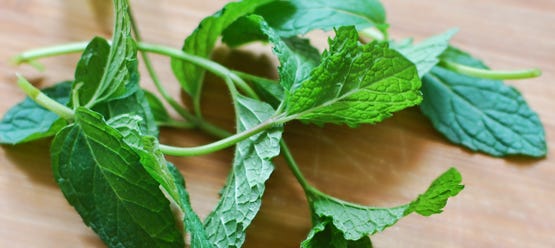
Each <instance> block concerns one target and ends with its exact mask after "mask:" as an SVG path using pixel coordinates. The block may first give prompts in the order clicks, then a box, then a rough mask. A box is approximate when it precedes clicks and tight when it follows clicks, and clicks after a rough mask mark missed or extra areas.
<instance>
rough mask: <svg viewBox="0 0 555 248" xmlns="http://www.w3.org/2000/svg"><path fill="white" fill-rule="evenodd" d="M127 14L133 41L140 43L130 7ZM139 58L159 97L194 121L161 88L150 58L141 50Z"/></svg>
mask: <svg viewBox="0 0 555 248" xmlns="http://www.w3.org/2000/svg"><path fill="white" fill-rule="evenodd" d="M127 12H128V14H129V19H130V22H131V28H132V30H133V34H134V35H135V40H136V41H137V42H141V41H142V40H143V38H142V36H141V33H140V31H139V28H138V26H137V23H136V21H135V17H134V16H133V11H132V10H131V6H129V8H128V11H127ZM141 57H142V58H143V61H144V63H145V67H146V69H147V71H148V74H149V75H150V78H151V79H152V82H154V86H155V87H156V89H157V90H158V92H159V93H160V95H162V98H163V99H164V100H165V101H166V102H167V103H168V104H169V105H170V106H171V107H172V108H173V109H174V110H175V111H176V112H177V113H178V114H179V115H181V117H183V118H184V119H186V120H189V121H191V120H192V119H194V116H193V115H192V114H190V113H189V112H188V111H187V110H186V109H185V108H184V107H183V106H181V104H179V103H178V102H177V101H176V100H175V99H173V98H172V97H171V96H170V94H169V93H168V91H167V90H166V88H164V86H162V83H161V82H160V79H159V78H158V75H157V74H156V71H155V70H154V67H153V66H152V63H151V61H150V58H149V57H148V54H147V53H146V52H145V51H143V50H141Z"/></svg>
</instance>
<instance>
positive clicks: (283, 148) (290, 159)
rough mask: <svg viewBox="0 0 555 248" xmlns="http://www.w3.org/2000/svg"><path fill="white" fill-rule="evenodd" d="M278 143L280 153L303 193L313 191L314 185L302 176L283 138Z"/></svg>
mask: <svg viewBox="0 0 555 248" xmlns="http://www.w3.org/2000/svg"><path fill="white" fill-rule="evenodd" d="M279 145H280V147H281V154H282V155H283V157H284V158H285V161H286V163H287V166H288V167H289V169H290V170H291V172H293V175H294V176H295V178H296V179H297V181H298V182H299V184H301V187H302V188H303V190H304V192H305V194H307V196H308V193H309V192H311V191H313V190H314V187H312V186H311V185H310V184H309V183H308V181H307V180H306V178H305V177H304V175H303V173H302V172H301V169H299V165H297V162H296V161H295V159H294V158H293V154H291V151H290V150H289V147H288V146H287V144H286V143H285V141H284V140H283V139H282V140H281V141H280V142H279Z"/></svg>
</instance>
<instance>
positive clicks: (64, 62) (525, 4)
mask: <svg viewBox="0 0 555 248" xmlns="http://www.w3.org/2000/svg"><path fill="white" fill-rule="evenodd" d="M225 2H226V1H223V0H218V1H216V0H206V1H192V0H181V1H178V0H162V1H147V0H136V1H132V4H133V7H134V9H135V12H136V16H137V18H138V19H139V25H140V27H141V29H142V31H143V36H144V37H145V40H147V41H149V42H155V43H161V44H165V45H170V46H174V47H179V46H180V44H181V43H182V40H183V39H184V37H186V35H187V34H189V33H190V32H191V31H192V30H193V29H194V27H195V26H196V25H197V23H198V21H199V20H200V19H201V18H202V17H203V16H206V15H208V14H210V13H212V12H214V11H215V10H217V9H218V8H220V7H221V6H222V5H223V4H224V3H225ZM101 5H103V2H101V1H93V0H88V1H70V0H66V1H61V0H50V1H47V0H0V114H2V115H3V114H4V113H5V112H6V111H7V109H8V108H9V107H11V106H12V105H14V104H15V103H17V102H19V101H21V100H22V99H23V97H24V95H23V93H22V92H21V91H20V90H19V89H18V88H17V87H16V85H15V77H14V73H15V72H20V73H22V74H24V75H25V76H27V77H28V78H31V79H32V80H33V82H35V83H37V84H38V85H39V86H41V87H42V86H47V85H51V84H53V83H55V82H57V81H61V80H66V79H71V78H72V76H73V71H74V66H75V63H76V61H77V59H78V56H76V55H72V56H64V57H59V58H53V59H46V60H43V61H42V62H44V63H45V64H46V66H47V67H46V71H45V72H44V73H39V72H36V71H35V70H33V69H32V68H30V67H29V66H21V67H15V66H12V65H10V64H9V63H8V62H7V61H8V59H9V57H10V56H13V55H16V54H17V53H19V52H22V51H24V50H27V49H31V48H37V47H42V46H48V45H54V44H58V43H65V42H72V41H81V40H89V39H91V38H92V37H93V36H94V35H102V36H109V35H110V29H111V23H110V18H106V17H104V16H103V14H102V12H103V11H102V6H101ZM385 5H386V8H387V11H388V18H389V22H390V23H391V31H392V34H393V37H396V38H402V37H406V36H414V37H416V38H417V39H421V38H424V37H427V36H430V35H433V34H437V33H440V32H442V31H444V30H446V29H448V28H450V27H455V26H456V27H459V28H460V30H461V31H460V32H459V34H458V35H457V36H456V37H455V39H454V43H455V44H456V45H458V46H460V47H462V48H464V49H467V50H469V51H470V52H472V53H474V54H476V55H479V57H481V58H483V59H484V60H485V61H487V62H488V64H489V65H491V66H492V67H493V68H498V69H517V68H523V67H531V66H537V67H540V68H541V69H543V72H544V75H543V76H542V77H541V78H539V79H534V80H526V81H511V82H509V84H511V85H513V86H515V87H516V88H518V89H519V90H521V91H522V93H523V95H524V97H525V98H526V99H527V100H528V102H529V104H530V105H531V107H532V108H533V109H535V110H536V111H537V112H538V113H539V115H540V118H541V120H542V122H543V123H544V125H545V128H546V132H547V139H548V146H549V147H550V148H554V147H555V136H554V135H555V132H554V131H555V114H554V111H553V110H554V109H555V100H554V99H553V96H555V83H554V81H555V41H554V39H555V35H554V33H555V24H554V23H555V1H553V0H528V1H521V0H487V1H483V0H450V1H444V0H420V1H412V0H397V1H389V0H388V1H386V3H385ZM321 35H322V34H321V33H317V34H316V35H315V37H319V38H321V39H320V41H319V42H316V44H318V45H319V46H320V47H322V46H323V44H324V43H325V39H323V38H322V36H321ZM256 49H257V53H256V54H249V53H245V52H233V53H229V51H228V50H226V49H218V54H217V55H216V57H217V58H218V59H219V60H220V61H222V62H223V63H226V64H228V65H232V66H234V67H239V68H243V69H250V70H252V68H251V67H249V66H246V65H247V64H248V63H251V62H253V61H254V62H255V63H256V64H257V69H256V70H255V72H256V73H260V74H263V75H273V76H275V69H274V67H275V66H274V65H272V63H274V61H275V60H274V59H271V58H272V56H271V54H270V53H269V50H268V49H265V48H256ZM154 59H155V62H156V63H155V65H156V68H157V70H158V71H159V73H160V74H161V77H162V79H163V81H164V82H165V83H166V85H168V88H170V89H171V90H172V92H173V94H174V95H175V96H179V94H180V93H179V90H178V89H179V88H178V86H177V84H176V81H175V79H174V78H173V76H172V74H171V70H170V68H169V66H168V60H167V59H166V58H162V57H154ZM143 71H144V70H143ZM142 75H143V76H142V79H143V82H144V85H145V87H147V88H152V84H151V83H150V80H149V79H148V76H147V75H146V74H145V73H143V74H142ZM208 81H210V82H209V83H208V87H207V92H206V94H205V98H204V102H205V103H206V106H207V107H206V111H207V116H208V117H209V118H210V119H211V120H213V121H214V122H216V123H219V124H222V125H225V126H227V127H228V128H232V127H233V126H232V123H233V121H232V116H231V115H230V114H229V113H230V112H231V111H230V108H229V107H228V105H229V99H228V98H227V96H226V94H225V90H224V89H223V87H222V84H221V82H216V81H215V80H214V79H213V77H209V78H208ZM285 139H286V140H287V141H288V142H289V143H290V145H291V148H292V150H293V153H294V155H295V156H296V157H297V159H298V162H299V163H300V164H301V169H302V171H303V172H304V173H305V174H306V176H307V177H308V179H309V180H310V182H312V183H313V184H314V185H316V186H317V187H318V188H320V189H322V190H323V191H324V192H327V193H330V194H332V195H334V196H337V197H340V198H343V199H346V200H351V201H355V202H358V203H362V204H368V205H376V206H394V205H396V204H400V203H405V202H407V201H409V200H411V199H413V198H414V197H415V196H416V195H417V194H418V193H419V192H422V191H423V190H425V188H426V187H427V186H428V184H429V183H430V182H431V180H432V179H433V178H435V177H436V176H438V175H439V174H440V173H441V172H443V171H444V170H446V169H447V168H448V167H450V166H456V167H457V168H458V169H459V170H460V171H461V173H462V175H463V177H464V184H465V185H466V189H465V190H464V191H463V192H462V193H461V194H460V195H459V196H458V197H456V198H454V199H452V200H450V201H449V203H448V206H447V207H446V208H445V212H444V213H443V214H441V215H436V216H433V217H430V218H425V217H421V216H416V215H411V216H409V217H407V218H405V219H403V220H401V221H400V222H399V223H398V224H397V225H395V226H394V227H392V228H389V229H387V230H386V231H385V232H383V233H380V234H377V235H375V236H374V237H373V241H374V244H375V246H376V247H555V233H554V230H555V211H554V207H555V180H554V178H555V163H554V162H555V158H554V157H553V155H555V154H554V152H553V149H552V150H550V152H549V154H548V156H547V158H546V159H538V160H536V159H525V158H508V159H499V158H491V157H489V156H486V155H482V154H476V153H472V152H469V151H468V150H466V149H462V148H459V147H456V146H454V145H451V144H449V143H448V142H447V141H446V140H445V139H444V138H443V137H442V136H441V135H439V134H438V133H437V132H436V131H434V130H433V129H432V127H431V125H430V123H429V122H428V121H427V120H426V119H425V118H424V117H423V116H422V115H421V114H420V113H419V111H418V110H417V109H410V110H407V111H403V112H401V113H399V114H396V115H395V116H394V117H393V118H391V119H388V120H387V121H385V122H384V123H381V124H379V125H375V126H363V127H361V128H358V129H349V128H346V127H340V126H326V127H325V128H316V127H313V126H304V125H300V124H298V123H291V124H290V125H288V126H287V127H286V135H285ZM161 141H162V142H163V143H167V144H175V145H183V146H189V145H200V144H204V143H207V142H210V141H212V139H211V138H210V137H208V136H205V135H202V134H196V133H192V132H181V131H179V132H178V131H175V130H163V132H162V137H161ZM48 144H49V141H41V142H35V143H31V144H26V145H22V146H17V147H10V146H2V147H1V148H0V247H103V245H102V243H101V242H100V241H99V239H98V238H97V237H96V235H95V234H94V233H93V232H92V231H91V230H90V229H88V228H87V227H86V226H85V225H84V224H83V223H82V221H81V219H80V217H79V216H78V215H77V213H76V212H75V210H74V209H73V208H72V207H71V206H69V205H68V204H67V202H66V201H65V199H64V198H63V196H62V194H61V192H60V191H59V189H58V187H57V185H56V184H55V182H54V180H53V177H52V172H51V168H50V162H49V156H48ZM231 158H232V151H231V150H226V151H222V152H217V153H215V154H212V155H208V156H201V157H194V158H171V161H173V162H174V163H176V164H177V165H178V167H179V169H180V170H181V171H182V172H183V173H184V175H185V177H186V179H187V180H188V185H189V187H190V189H191V196H192V200H193V204H194V207H195V209H197V210H198V211H199V212H200V215H201V217H205V216H206V215H207V213H208V212H209V211H210V210H211V209H212V207H213V206H214V205H215V204H216V202H217V200H218V191H219V190H220V188H221V187H222V185H223V183H224V180H225V177H226V175H227V172H228V170H229V166H230V161H231ZM276 163H277V165H276V167H277V169H276V171H275V172H274V174H273V176H272V178H271V179H270V181H269V183H268V187H267V192H266V195H265V196H264V200H263V206H262V209H261V211H260V214H259V215H258V217H257V218H256V219H255V221H254V223H253V224H252V227H251V228H250V229H249V231H248V236H247V242H246V244H245V247H297V246H298V244H299V242H300V241H301V240H303V239H304V237H305V236H306V234H307V232H308V230H309V228H310V219H309V213H308V209H307V206H306V201H305V198H304V196H303V193H302V191H301V189H300V187H299V185H298V184H297V183H296V181H295V179H294V178H293V176H292V174H291V173H290V172H289V171H288V170H287V168H286V166H285V165H284V163H283V161H282V160H281V159H277V160H276Z"/></svg>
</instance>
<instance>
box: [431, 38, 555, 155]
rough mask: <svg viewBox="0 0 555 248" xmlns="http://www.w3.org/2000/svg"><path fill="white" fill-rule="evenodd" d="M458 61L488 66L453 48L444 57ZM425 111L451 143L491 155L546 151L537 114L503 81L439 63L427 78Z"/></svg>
mask: <svg viewBox="0 0 555 248" xmlns="http://www.w3.org/2000/svg"><path fill="white" fill-rule="evenodd" d="M443 59H447V60H450V61H453V62H457V63H460V64H464V65H468V66H473V67H477V68H484V69H486V68H487V67H486V66H485V65H484V64H483V63H482V62H481V61H479V60H477V59H474V58H472V57H471V56H470V55H468V54H467V53H464V52H462V51H460V50H458V49H454V48H450V49H448V50H447V51H446V53H445V54H444V55H443ZM423 82H424V84H423V87H422V91H423V94H424V101H423V102H422V105H421V106H420V107H421V110H422V112H423V113H424V114H425V115H426V116H427V117H428V118H429V119H430V120H431V121H432V124H433V125H434V127H435V128H436V129H437V130H438V131H439V132H440V133H442V134H443V135H445V136H446V137H447V138H448V139H449V140H450V141H452V142H453V143H456V144H460V145H462V146H464V147H467V148H469V149H471V150H473V151H481V152H485V153H487V154H490V155H493V156H506V155H527V156H533V157H542V156H545V154H546V153H547V145H546V142H545V132H544V129H543V126H542V124H541V122H540V120H539V118H538V115H537V114H536V113H535V112H534V111H533V110H532V109H530V107H529V106H528V104H527V103H526V101H525V100H524V98H523V97H522V96H521V94H520V93H519V92H518V91H517V90H516V89H514V88H513V87H510V86H507V85H505V84H504V83H503V82H502V81H497V80H489V79H479V78H474V77H469V76H465V75H462V74H459V73H456V72H453V71H449V70H447V69H444V68H442V67H441V66H437V67H435V68H434V69H433V70H432V71H431V72H430V73H428V74H426V75H425V76H424V78H423Z"/></svg>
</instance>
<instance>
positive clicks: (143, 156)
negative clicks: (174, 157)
mask: <svg viewBox="0 0 555 248" xmlns="http://www.w3.org/2000/svg"><path fill="white" fill-rule="evenodd" d="M140 122H141V118H140V117H138V116H131V115H118V116H117V117H115V118H112V119H110V120H109V121H108V124H109V125H110V126H111V127H113V128H115V129H116V130H118V131H119V132H120V133H121V134H122V136H123V140H124V141H125V142H126V143H127V144H128V145H129V146H130V147H131V148H133V150H134V151H135V152H136V153H137V154H138V155H139V156H140V161H141V164H142V165H143V167H144V168H145V170H146V171H147V172H148V173H149V174H150V176H151V177H152V178H153V179H154V180H156V181H157V182H158V183H159V184H160V186H161V187H162V189H163V190H164V193H165V194H166V195H167V197H168V199H171V200H172V203H174V204H175V205H176V208H178V209H179V210H177V211H178V212H179V215H178V216H180V217H181V216H182V221H183V224H184V226H185V228H186V229H187V231H188V232H190V233H191V237H192V238H191V246H192V247H212V245H211V244H210V243H209V241H208V238H207V235H206V231H205V230H204V227H203V225H202V222H201V221H200V219H199V217H198V216H197V214H196V213H195V212H194V211H193V208H192V207H191V202H190V201H189V194H188V193H187V190H186V189H185V179H184V178H183V176H182V175H181V174H180V172H179V171H178V170H177V168H175V166H174V165H173V164H171V163H169V162H167V161H166V159H165V158H164V154H162V152H161V151H160V149H159V147H158V145H159V144H158V140H157V139H156V137H153V136H147V135H145V134H144V133H143V132H142V131H141V128H140V124H139V123H140Z"/></svg>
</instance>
